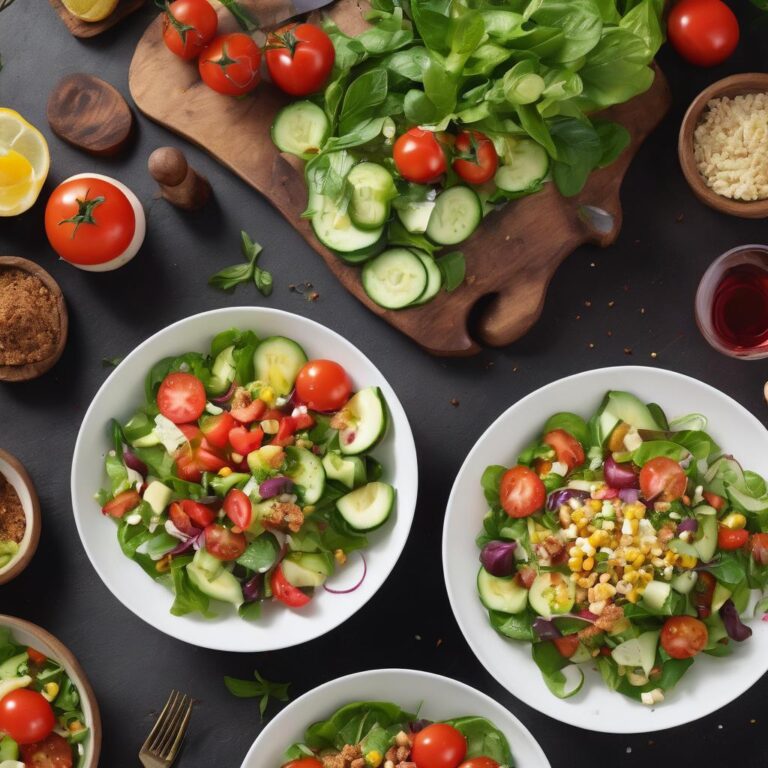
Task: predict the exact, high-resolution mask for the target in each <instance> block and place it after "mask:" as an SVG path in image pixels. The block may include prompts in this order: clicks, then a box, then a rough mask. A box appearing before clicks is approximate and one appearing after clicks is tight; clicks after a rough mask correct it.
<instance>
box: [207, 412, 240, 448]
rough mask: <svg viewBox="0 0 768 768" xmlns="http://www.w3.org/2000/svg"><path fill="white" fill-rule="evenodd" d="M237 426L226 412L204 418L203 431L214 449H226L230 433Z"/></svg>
mask: <svg viewBox="0 0 768 768" xmlns="http://www.w3.org/2000/svg"><path fill="white" fill-rule="evenodd" d="M234 426H235V420H234V419H233V418H232V416H231V415H230V414H229V413H227V412H226V411H224V413H220V414H218V415H216V416H207V417H205V418H203V423H202V425H201V429H202V432H203V434H204V435H205V439H206V440H207V441H208V442H209V443H210V444H211V445H212V446H214V448H226V447H227V438H228V437H229V431H230V430H231V429H232V428H233V427H234Z"/></svg>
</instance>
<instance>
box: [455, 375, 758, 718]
mask: <svg viewBox="0 0 768 768" xmlns="http://www.w3.org/2000/svg"><path fill="white" fill-rule="evenodd" d="M612 389H613V390H624V391H628V392H632V393H633V394H635V395H637V396H638V397H639V398H640V399H641V400H643V401H644V402H655V403H658V404H659V405H660V406H661V407H662V408H663V409H664V411H665V413H666V414H667V415H668V416H669V417H670V418H672V417H675V416H682V415H685V414H688V413H701V414H704V416H706V417H707V418H708V420H709V424H708V426H707V431H708V432H709V433H710V434H711V435H712V437H713V438H714V440H716V441H717V442H718V444H719V445H720V447H721V448H722V450H723V451H724V452H726V453H733V454H734V456H735V458H736V459H738V460H741V462H742V463H743V464H744V466H745V468H747V469H752V470H754V471H755V472H759V473H760V474H761V475H763V476H764V477H768V432H767V431H766V429H765V427H764V426H763V425H762V424H761V423H760V422H759V421H758V420H757V419H756V418H755V417H754V416H753V415H752V414H750V413H749V412H748V411H747V410H746V409H745V408H744V407H743V406H741V405H739V404H738V403H737V402H736V401H735V400H732V399H731V398H730V397H728V396H727V395H724V394H723V393H722V392H719V391H718V390H717V389H715V388H714V387H711V386H709V385H708V384H704V383H702V382H700V381H697V380H696V379H692V378H690V377H688V376H683V375H682V374H679V373H674V372H672V371H665V370H661V369H658V368H646V367H640V366H620V367H616V368H602V369H599V370H595V371H587V372H585V373H579V374H576V375H574V376H569V377H567V378H565V379H560V380H559V381H555V382H553V383H552V384H549V385H547V386H545V387H542V388H541V389H539V390H536V391H535V392H533V393H532V394H530V395H528V396H527V397H524V398H523V399H522V400H520V401H519V402H517V403H515V404H514V405H512V406H511V407H510V408H508V409H507V410H506V411H505V412H504V413H503V414H502V415H501V416H499V418H498V419H496V421H495V422H494V423H493V424H491V426H490V427H489V428H488V429H487V430H486V431H485V433H484V434H483V435H482V437H481V438H480V439H479V440H478V441H477V443H476V444H475V446H474V447H473V448H472V450H471V451H470V452H469V455H468V456H467V458H466V460H465V461H464V464H463V465H462V467H461V470H460V471H459V474H458V476H457V477H456V481H455V483H454V485H453V490H452V491H451V495H450V498H449V500H448V510H447V513H446V517H445V527H444V529H443V570H444V575H445V583H446V587H447V589H448V596H449V599H450V602H451V606H452V608H453V612H454V614H455V616H456V620H457V621H458V623H459V626H460V627H461V631H462V632H463V633H464V637H465V638H466V639H467V642H468V643H469V645H470V647H471V648H472V650H473V651H474V653H475V655H476V656H477V658H478V659H479V660H480V661H481V662H482V664H483V665H484V666H485V668H486V669H487V670H488V672H489V673H490V674H492V675H493V676H494V677H495V678H496V680H498V681H499V683H501V684H502V685H503V686H504V687H506V688H507V690H509V691H510V693H512V694H514V695H515V696H516V697H517V698H519V699H520V700H521V701H524V702H525V703H526V704H528V705H529V706H531V707H534V708H535V709H537V710H539V712H543V713H544V714H546V715H549V716H550V717H553V718H555V719H556V720H560V721H562V722H564V723H568V724H570V725H576V726H579V727H581V728H587V729H589V730H594V731H600V732H603V733H644V732H647V731H658V730H662V729H664V728H672V727H673V726H677V725H682V724H684V723H689V722H692V721H694V720H697V719H699V718H700V717H704V716H705V715H708V714H709V713H711V712H714V711H715V710H716V709H719V708H720V707H722V706H725V705H726V704H728V703H729V702H731V701H733V700H734V699H735V698H736V697H737V696H739V695H741V694H742V693H744V691H746V690H747V689H748V688H749V687H750V686H752V685H754V683H756V682H757V681H758V680H759V679H760V677H762V675H763V674H764V673H765V672H766V671H767V670H768V623H765V622H762V621H759V620H754V621H752V622H750V626H751V627H752V631H753V635H752V637H751V638H750V639H749V640H747V641H746V642H743V643H738V644H736V647H735V649H734V652H733V654H732V655H731V656H728V657H725V658H713V657H711V656H707V655H705V654H700V655H699V656H697V657H696V661H695V663H694V664H693V666H692V667H691V668H690V670H688V672H686V674H685V675H684V676H683V678H682V680H681V681H680V682H679V683H678V684H677V686H676V687H675V688H673V689H672V690H671V691H670V692H669V693H668V694H667V698H666V700H665V701H664V702H662V703H660V704H657V705H655V706H654V707H653V708H652V707H648V706H644V705H643V704H640V703H639V702H636V701H634V700H631V699H628V698H626V697H625V696H623V695H622V694H620V693H616V692H613V691H610V690H609V689H608V688H607V687H606V686H605V685H604V683H603V681H602V679H601V678H600V675H599V673H598V672H597V671H594V672H593V671H592V670H591V669H589V667H588V665H583V666H585V667H587V668H586V669H585V670H584V671H585V678H586V679H585V682H584V687H583V688H582V690H581V691H580V692H579V693H578V694H576V695H575V696H573V697H572V698H570V699H558V698H556V697H555V696H554V695H553V694H552V693H550V691H549V689H548V688H547V687H546V685H545V684H544V680H543V678H542V676H541V673H540V672H539V669H538V667H537V666H536V664H535V663H534V662H533V659H532V658H531V648H530V643H526V642H520V641H515V640H509V639H506V638H504V637H502V636H501V635H500V634H498V633H497V632H496V631H495V630H494V629H493V628H492V627H491V625H490V623H489V620H488V611H487V610H486V609H485V608H484V607H483V605H482V604H481V603H480V600H479V598H478V595H477V587H476V579H477V571H478V568H479V567H480V565H479V560H478V558H479V550H478V549H477V547H476V545H475V537H476V535H477V534H479V533H480V531H481V529H482V523H483V517H484V516H485V514H486V512H487V509H488V506H487V503H486V501H485V498H484V496H483V491H482V489H481V487H480V478H481V476H482V474H483V470H485V468H486V467H487V466H489V465H491V464H502V465H504V466H512V465H514V464H515V462H516V457H517V455H518V454H519V453H520V451H521V450H522V449H523V448H525V447H526V446H527V445H529V444H530V443H531V442H532V441H533V440H535V439H536V437H537V436H538V435H539V433H540V430H541V428H542V426H543V425H544V422H545V420H546V419H547V418H548V417H549V416H550V415H551V414H553V413H556V412H558V411H573V412H575V413H578V414H580V415H581V416H584V417H585V418H588V417H589V416H590V415H591V414H592V413H594V412H595V410H596V409H597V407H598V406H599V405H600V402H601V400H602V398H603V396H604V395H605V393H606V392H607V391H608V390H612Z"/></svg>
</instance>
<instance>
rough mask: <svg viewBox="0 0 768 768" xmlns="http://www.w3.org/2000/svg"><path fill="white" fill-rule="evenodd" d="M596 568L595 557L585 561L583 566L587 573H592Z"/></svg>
mask: <svg viewBox="0 0 768 768" xmlns="http://www.w3.org/2000/svg"><path fill="white" fill-rule="evenodd" d="M594 567H595V558H594V557H588V558H587V559H586V560H585V561H584V563H583V565H582V568H583V569H584V570H585V571H591V570H592V569H593V568H594Z"/></svg>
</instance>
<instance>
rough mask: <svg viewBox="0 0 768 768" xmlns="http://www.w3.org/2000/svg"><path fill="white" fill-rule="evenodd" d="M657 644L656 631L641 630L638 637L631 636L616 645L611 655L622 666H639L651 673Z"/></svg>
mask: <svg viewBox="0 0 768 768" xmlns="http://www.w3.org/2000/svg"><path fill="white" fill-rule="evenodd" d="M658 644H659V633H658V632H654V631H651V632H643V634H642V635H640V636H639V637H632V638H630V639H629V640H625V641H624V642H623V643H620V644H619V645H617V646H616V647H615V648H614V649H613V650H612V651H611V656H612V657H613V660H614V661H615V662H616V663H617V664H621V666H623V667H632V668H636V667H641V668H642V670H643V672H645V674H646V675H649V674H650V673H651V670H652V669H653V666H654V664H655V662H656V648H657V647H658Z"/></svg>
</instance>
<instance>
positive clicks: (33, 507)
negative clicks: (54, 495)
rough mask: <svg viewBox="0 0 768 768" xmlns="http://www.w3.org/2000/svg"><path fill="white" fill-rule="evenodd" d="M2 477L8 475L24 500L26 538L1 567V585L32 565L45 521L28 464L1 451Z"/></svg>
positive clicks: (22, 501) (8, 478) (0, 465)
mask: <svg viewBox="0 0 768 768" xmlns="http://www.w3.org/2000/svg"><path fill="white" fill-rule="evenodd" d="M0 474H2V475H4V476H5V478H6V479H7V480H8V482H9V483H10V484H11V485H12V486H13V487H14V489H15V490H16V493H17V494H18V496H19V501H21V506H22V508H23V510H24V517H25V519H26V524H27V525H26V529H25V530H24V537H23V538H22V540H21V543H20V544H19V551H18V552H17V554H16V555H15V557H13V558H12V559H11V561H10V562H9V563H7V564H6V565H5V566H3V567H2V568H0V584H7V583H8V582H9V581H11V580H12V579H15V578H16V577H17V576H18V575H19V574H20V573H21V572H22V571H23V570H24V569H25V568H26V567H27V566H28V565H29V563H30V561H31V560H32V557H33V556H34V554H35V551H36V550H37V545H38V542H39V541H40V529H41V528H42V520H41V516H40V501H39V499H38V498H37V491H35V486H34V484H33V483H32V479H31V478H30V476H29V474H28V473H27V470H26V469H24V465H23V464H22V463H21V462H20V461H19V460H18V459H17V458H16V457H15V456H12V455H11V454H10V453H7V452H6V451H4V450H2V448H0Z"/></svg>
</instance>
